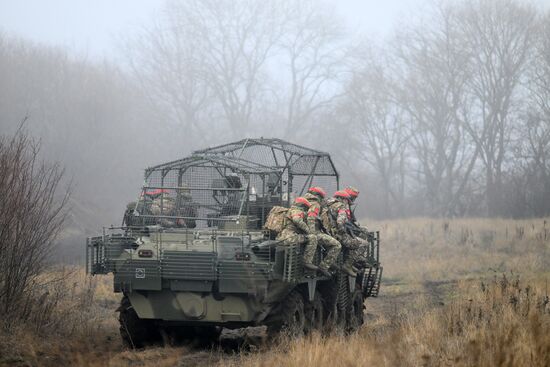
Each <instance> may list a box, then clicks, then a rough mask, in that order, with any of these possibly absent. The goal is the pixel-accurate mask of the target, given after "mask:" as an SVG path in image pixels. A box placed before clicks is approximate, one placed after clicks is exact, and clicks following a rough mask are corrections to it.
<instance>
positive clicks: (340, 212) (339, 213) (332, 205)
mask: <svg viewBox="0 0 550 367" xmlns="http://www.w3.org/2000/svg"><path fill="white" fill-rule="evenodd" d="M327 211H328V215H327V217H329V216H332V217H333V218H335V220H334V221H332V220H325V221H323V224H325V225H330V227H329V228H330V231H331V232H332V234H333V235H334V234H340V235H343V234H345V233H346V223H347V222H348V221H350V220H351V211H350V210H349V206H348V205H347V203H345V202H343V201H341V200H338V199H335V198H331V199H329V200H327ZM329 219H330V218H329ZM325 222H326V223H325Z"/></svg>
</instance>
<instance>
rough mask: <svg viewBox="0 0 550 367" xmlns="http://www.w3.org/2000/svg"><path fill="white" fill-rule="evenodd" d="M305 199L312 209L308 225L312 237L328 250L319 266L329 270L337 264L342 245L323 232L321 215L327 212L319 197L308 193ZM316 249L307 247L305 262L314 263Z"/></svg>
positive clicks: (308, 214) (308, 215)
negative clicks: (323, 211) (322, 212)
mask: <svg viewBox="0 0 550 367" xmlns="http://www.w3.org/2000/svg"><path fill="white" fill-rule="evenodd" d="M304 197H305V198H306V199H307V200H308V201H309V202H310V204H311V207H310V208H309V210H308V213H307V225H308V227H309V231H310V233H311V234H312V235H314V236H316V237H317V243H321V245H322V246H323V247H325V248H326V249H327V254H326V256H325V258H324V259H323V261H321V263H320V264H319V267H320V268H322V269H325V270H328V269H329V268H330V267H331V266H332V265H333V264H334V263H335V262H336V258H337V257H338V255H339V254H340V250H341V249H342V245H340V242H338V240H337V239H336V238H334V237H332V236H330V235H328V234H326V233H324V232H323V231H322V229H323V224H322V223H321V218H320V213H321V211H322V210H326V208H324V206H323V205H322V204H321V201H320V199H319V197H317V196H316V195H313V194H310V193H306V194H305V195H304ZM315 250H316V249H315V248H313V247H306V252H305V253H304V261H305V262H309V263H311V262H313V257H314V256H315Z"/></svg>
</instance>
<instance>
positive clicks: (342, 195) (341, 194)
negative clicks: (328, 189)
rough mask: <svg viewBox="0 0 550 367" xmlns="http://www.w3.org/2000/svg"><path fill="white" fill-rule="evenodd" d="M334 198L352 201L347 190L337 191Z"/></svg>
mask: <svg viewBox="0 0 550 367" xmlns="http://www.w3.org/2000/svg"><path fill="white" fill-rule="evenodd" d="M334 197H335V198H337V197H339V198H344V199H350V194H348V193H347V192H346V191H345V190H340V191H336V192H335V193H334Z"/></svg>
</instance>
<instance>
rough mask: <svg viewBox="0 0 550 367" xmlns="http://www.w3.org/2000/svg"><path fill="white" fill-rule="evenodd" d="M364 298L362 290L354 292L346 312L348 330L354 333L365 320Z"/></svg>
mask: <svg viewBox="0 0 550 367" xmlns="http://www.w3.org/2000/svg"><path fill="white" fill-rule="evenodd" d="M363 310H364V299H363V294H362V293H361V291H360V290H356V291H355V292H353V294H352V296H351V300H350V303H349V306H348V309H347V312H346V319H347V322H346V331H347V332H349V333H353V332H355V331H357V330H359V328H360V327H361V326H362V325H363V322H364V311H363Z"/></svg>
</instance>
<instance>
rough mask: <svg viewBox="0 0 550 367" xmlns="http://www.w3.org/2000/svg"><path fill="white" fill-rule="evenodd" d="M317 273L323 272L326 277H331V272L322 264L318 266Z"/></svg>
mask: <svg viewBox="0 0 550 367" xmlns="http://www.w3.org/2000/svg"><path fill="white" fill-rule="evenodd" d="M319 273H321V274H323V275H324V276H326V277H332V273H331V272H330V271H329V270H328V269H327V268H324V267H322V266H319Z"/></svg>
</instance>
